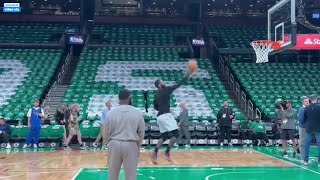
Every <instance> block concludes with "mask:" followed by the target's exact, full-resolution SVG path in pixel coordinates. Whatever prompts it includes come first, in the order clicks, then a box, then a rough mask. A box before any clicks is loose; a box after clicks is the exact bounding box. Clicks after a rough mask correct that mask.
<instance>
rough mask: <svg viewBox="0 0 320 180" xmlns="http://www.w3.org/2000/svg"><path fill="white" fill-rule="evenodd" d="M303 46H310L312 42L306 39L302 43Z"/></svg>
mask: <svg viewBox="0 0 320 180" xmlns="http://www.w3.org/2000/svg"><path fill="white" fill-rule="evenodd" d="M304 44H305V45H312V44H313V42H312V40H311V39H310V38H308V39H306V41H304Z"/></svg>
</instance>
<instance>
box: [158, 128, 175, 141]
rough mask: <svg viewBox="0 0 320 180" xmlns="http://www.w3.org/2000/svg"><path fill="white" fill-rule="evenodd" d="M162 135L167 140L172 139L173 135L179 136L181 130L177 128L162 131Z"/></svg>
mask: <svg viewBox="0 0 320 180" xmlns="http://www.w3.org/2000/svg"><path fill="white" fill-rule="evenodd" d="M160 137H161V139H162V140H163V141H166V140H167V139H171V138H172V137H175V138H178V137H179V130H178V129H175V130H173V131H168V132H164V133H161V135H160Z"/></svg>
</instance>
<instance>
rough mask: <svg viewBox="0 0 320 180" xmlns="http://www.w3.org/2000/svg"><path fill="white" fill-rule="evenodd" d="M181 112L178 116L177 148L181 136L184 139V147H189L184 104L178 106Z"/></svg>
mask: <svg viewBox="0 0 320 180" xmlns="http://www.w3.org/2000/svg"><path fill="white" fill-rule="evenodd" d="M180 108H181V112H180V115H179V123H178V126H179V138H178V139H177V141H176V146H179V144H180V141H181V138H182V136H185V138H186V145H185V147H190V143H191V137H190V132H189V112H188V109H187V104H186V103H181V104H180Z"/></svg>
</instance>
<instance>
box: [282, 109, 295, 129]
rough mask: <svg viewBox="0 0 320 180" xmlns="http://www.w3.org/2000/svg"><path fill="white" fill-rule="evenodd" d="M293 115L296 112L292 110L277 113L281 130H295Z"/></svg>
mask: <svg viewBox="0 0 320 180" xmlns="http://www.w3.org/2000/svg"><path fill="white" fill-rule="evenodd" d="M295 115H296V112H295V110H294V109H292V108H291V110H288V109H287V110H285V111H280V110H279V111H278V120H280V122H281V129H296V125H295V119H294V118H295Z"/></svg>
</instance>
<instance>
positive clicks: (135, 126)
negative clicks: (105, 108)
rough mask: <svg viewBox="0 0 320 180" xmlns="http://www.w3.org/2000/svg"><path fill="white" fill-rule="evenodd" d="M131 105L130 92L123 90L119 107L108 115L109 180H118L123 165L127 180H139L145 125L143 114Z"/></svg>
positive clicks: (120, 94) (120, 93)
mask: <svg viewBox="0 0 320 180" xmlns="http://www.w3.org/2000/svg"><path fill="white" fill-rule="evenodd" d="M130 104H131V95H130V92H129V91H128V90H126V89H123V90H121V91H120V92H119V106H118V107H115V108H113V109H112V110H111V111H110V112H109V114H108V121H107V124H106V127H107V128H106V129H107V133H106V135H107V140H109V155H108V166H109V177H108V180H118V178H119V173H120V169H121V166H122V164H123V167H124V172H125V176H126V180H136V179H137V166H138V160H139V153H140V147H141V145H142V141H143V139H144V133H145V123H144V119H143V114H142V112H141V111H140V110H138V109H136V108H135V107H133V106H131V105H130Z"/></svg>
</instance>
